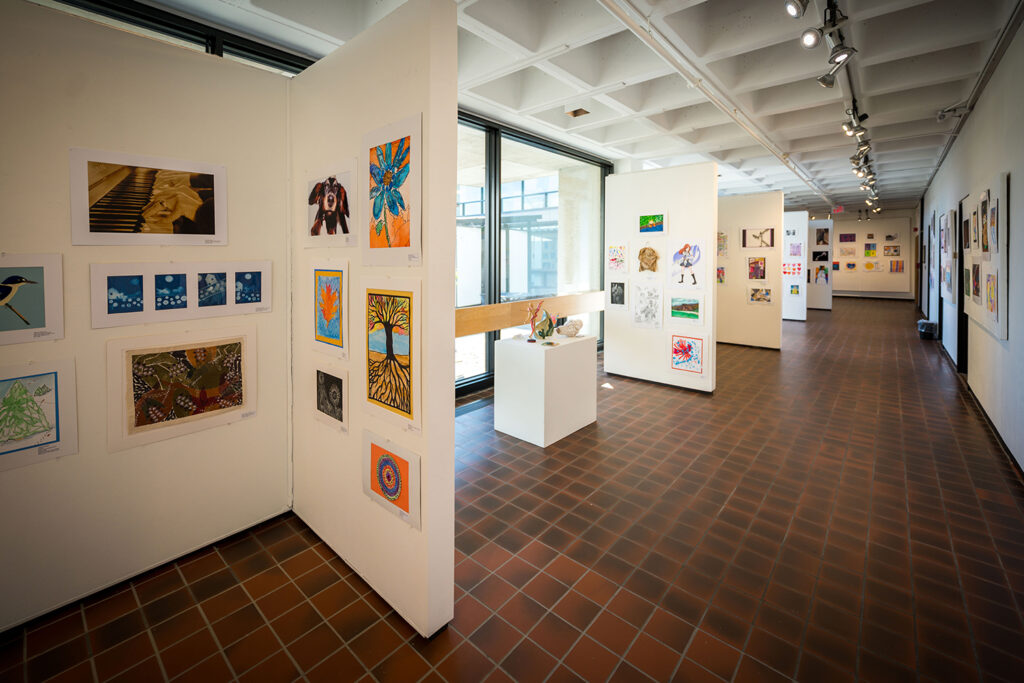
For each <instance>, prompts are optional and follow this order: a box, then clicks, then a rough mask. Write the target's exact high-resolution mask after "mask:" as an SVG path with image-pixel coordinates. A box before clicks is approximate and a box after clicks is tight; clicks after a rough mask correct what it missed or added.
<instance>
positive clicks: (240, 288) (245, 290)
mask: <svg viewBox="0 0 1024 683" xmlns="http://www.w3.org/2000/svg"><path fill="white" fill-rule="evenodd" d="M262 276H263V273H261V272H260V271H258V270H254V271H246V272H244V273H235V303H236V304H258V303H259V302H260V299H261V298H262V296H263V277H262Z"/></svg>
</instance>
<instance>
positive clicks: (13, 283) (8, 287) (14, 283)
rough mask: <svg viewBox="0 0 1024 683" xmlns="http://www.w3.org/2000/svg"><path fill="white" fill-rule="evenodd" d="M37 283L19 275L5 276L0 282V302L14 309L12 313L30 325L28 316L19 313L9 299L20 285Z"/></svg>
mask: <svg viewBox="0 0 1024 683" xmlns="http://www.w3.org/2000/svg"><path fill="white" fill-rule="evenodd" d="M37 284H39V283H38V282H36V281H34V280H29V279H28V278H24V277H22V276H20V275H11V276H10V277H8V278H6V279H5V280H4V281H3V282H0V304H2V305H4V306H6V307H7V308H9V309H11V310H12V311H14V314H15V315H16V316H18V317H19V318H21V319H22V321H23V322H24V323H25V324H26V325H31V324H32V323H30V322H29V321H28V318H26V317H25V316H23V315H22V314H21V313H19V312H18V309H16V308H15V307H14V306H12V305H11V299H13V298H14V297H15V295H17V293H18V290H19V289H21V286H22V285H37Z"/></svg>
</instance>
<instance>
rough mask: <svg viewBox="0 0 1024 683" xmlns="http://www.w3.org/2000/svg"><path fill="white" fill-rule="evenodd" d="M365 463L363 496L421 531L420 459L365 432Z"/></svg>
mask: <svg viewBox="0 0 1024 683" xmlns="http://www.w3.org/2000/svg"><path fill="white" fill-rule="evenodd" d="M363 463H364V465H363V492H364V493H365V494H366V495H367V496H369V497H370V498H372V499H373V500H374V501H376V502H377V503H378V504H379V505H381V506H383V507H384V508H385V509H386V510H387V511H389V512H390V513H392V514H394V515H396V516H397V517H399V518H400V519H402V520H403V521H404V522H406V523H407V524H409V525H410V526H412V527H413V528H415V529H419V528H420V459H419V456H418V455H416V454H414V453H412V452H411V451H408V450H406V449H404V448H400V447H399V446H398V445H397V444H394V443H391V442H390V441H389V440H388V439H385V438H383V437H381V436H379V435H377V434H374V433H373V432H370V431H368V430H367V431H364V432H363Z"/></svg>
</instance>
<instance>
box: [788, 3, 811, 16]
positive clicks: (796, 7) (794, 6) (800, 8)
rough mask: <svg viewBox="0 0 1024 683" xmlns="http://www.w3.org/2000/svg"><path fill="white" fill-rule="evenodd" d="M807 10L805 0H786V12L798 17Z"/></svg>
mask: <svg viewBox="0 0 1024 683" xmlns="http://www.w3.org/2000/svg"><path fill="white" fill-rule="evenodd" d="M806 11H807V0H786V14H788V15H789V16H791V17H793V18H794V19H799V18H800V17H802V16H803V15H804V12H806Z"/></svg>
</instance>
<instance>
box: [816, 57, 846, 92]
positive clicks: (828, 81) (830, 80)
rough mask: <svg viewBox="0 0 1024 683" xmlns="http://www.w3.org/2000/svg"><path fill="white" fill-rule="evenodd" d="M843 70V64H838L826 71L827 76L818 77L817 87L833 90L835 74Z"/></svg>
mask: <svg viewBox="0 0 1024 683" xmlns="http://www.w3.org/2000/svg"><path fill="white" fill-rule="evenodd" d="M841 68H843V63H842V62H838V63H837V64H835V65H833V66H832V68H831V69H829V70H828V73H827V74H822V75H821V76H818V85H820V86H821V87H823V88H834V87H835V85H836V72H837V71H839V70H840V69H841Z"/></svg>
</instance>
